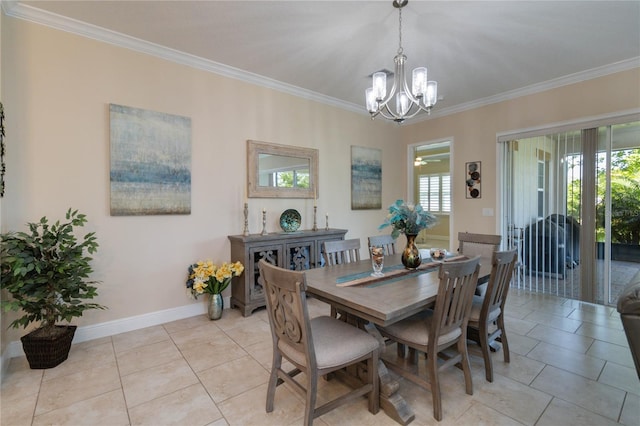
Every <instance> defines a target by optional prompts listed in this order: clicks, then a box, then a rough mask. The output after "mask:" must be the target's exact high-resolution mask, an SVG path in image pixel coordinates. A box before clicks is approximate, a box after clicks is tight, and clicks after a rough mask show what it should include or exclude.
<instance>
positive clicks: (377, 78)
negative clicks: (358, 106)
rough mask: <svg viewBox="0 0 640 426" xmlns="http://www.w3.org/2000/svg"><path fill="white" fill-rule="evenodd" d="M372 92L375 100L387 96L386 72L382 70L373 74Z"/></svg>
mask: <svg viewBox="0 0 640 426" xmlns="http://www.w3.org/2000/svg"><path fill="white" fill-rule="evenodd" d="M373 93H374V94H375V97H376V100H377V101H381V100H383V99H384V97H385V96H387V74H386V73H384V72H381V71H379V72H377V73H374V74H373Z"/></svg>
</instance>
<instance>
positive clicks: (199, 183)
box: [0, 16, 640, 349]
mask: <svg viewBox="0 0 640 426" xmlns="http://www.w3.org/2000/svg"><path fill="white" fill-rule="evenodd" d="M1 30H2V42H3V44H2V52H1V55H2V58H1V59H2V62H1V64H2V74H1V85H0V87H1V88H2V97H3V101H4V104H5V109H6V116H7V139H6V140H7V157H6V159H7V175H6V181H7V191H6V195H5V198H4V199H3V200H2V206H1V209H2V211H1V220H2V221H1V229H2V231H3V232H5V231H8V230H17V229H23V226H24V223H25V222H27V221H36V220H38V219H39V218H40V217H41V216H43V215H47V216H50V217H51V218H61V217H62V215H63V214H64V212H65V211H66V209H67V208H68V207H74V208H77V209H79V210H80V211H81V212H83V213H85V214H87V215H88V218H89V226H88V229H87V230H88V231H89V230H90V231H96V232H97V235H98V240H99V243H100V249H99V252H98V254H97V256H95V259H96V260H95V263H94V265H95V270H96V273H95V277H94V278H95V279H98V280H100V281H102V284H101V286H100V287H99V293H100V296H99V300H98V302H99V303H102V304H104V305H106V306H108V307H109V309H108V310H106V311H90V312H87V313H86V314H85V316H84V317H82V318H81V319H78V320H77V321H74V322H75V323H77V324H78V325H81V326H82V325H89V324H99V323H104V322H107V321H112V320H117V319H122V318H128V317H132V316H136V315H142V314H146V313H150V312H157V311H161V310H164V309H171V308H175V307H180V306H185V305H188V304H191V303H203V302H201V301H198V302H192V301H190V300H189V299H188V298H187V296H186V294H185V289H184V280H185V275H186V267H187V265H188V264H189V263H190V262H193V261H194V260H197V259H201V258H211V259H213V260H214V261H217V262H220V261H224V260H235V259H229V258H228V252H229V244H228V240H227V235H228V234H237V233H240V232H241V231H242V226H243V218H242V203H243V193H244V190H243V188H244V185H245V176H246V175H245V174H246V159H245V152H246V147H245V144H246V140H247V139H255V140H261V141H268V142H276V143H281V144H288V145H298V146H305V147H312V148H317V149H319V152H320V191H319V198H318V213H319V218H318V219H319V224H320V226H323V225H324V213H325V212H326V213H328V214H329V220H330V225H331V226H332V227H339V228H345V229H348V230H349V233H348V234H347V237H348V238H360V239H361V241H362V243H363V245H366V237H367V236H368V235H373V234H376V233H378V231H377V227H378V225H379V224H380V223H381V222H382V220H383V219H384V216H385V215H386V210H384V209H383V210H370V211H351V209H350V146H351V145H359V146H368V147H374V148H380V149H382V150H383V165H382V168H383V182H382V197H383V200H382V204H383V206H387V205H389V204H391V203H392V202H393V201H395V200H396V199H398V198H404V197H406V181H407V179H406V172H407V171H406V167H407V155H406V150H405V149H404V146H405V145H408V144H412V143H416V142H420V141H429V140H435V139H440V138H445V137H453V146H452V161H453V163H452V165H453V169H452V173H453V176H454V215H453V216H452V219H453V221H454V229H455V230H456V231H457V230H466V229H468V230H477V231H485V232H489V231H493V230H495V219H496V218H495V217H488V218H486V217H481V216H477V214H478V212H479V211H480V210H481V208H482V207H492V208H494V209H495V208H496V197H495V194H494V192H495V191H493V190H492V188H495V180H496V173H495V170H496V149H495V146H496V143H495V137H496V133H497V132H501V131H505V130H509V129H519V128H524V127H529V126H534V125H540V124H545V123H552V122H557V121H562V120H569V119H573V118H578V117H582V116H588V115H594V114H601V113H605V112H613V111H620V110H625V109H628V108H637V107H638V106H639V103H638V99H637V96H635V97H634V96H631V95H629V93H636V94H637V93H638V89H639V87H638V81H639V80H640V78H639V72H638V70H635V71H630V72H625V73H620V74H618V75H614V76H608V77H603V78H601V79H598V80H595V81H591V82H586V83H582V84H580V85H577V86H575V87H573V86H572V87H566V88H561V89H557V90H553V91H550V92H548V93H543V94H539V95H532V96H528V97H526V98H522V99H518V100H514V101H509V102H503V103H500V104H496V105H492V106H488V107H484V108H480V109H477V110H473V111H467V112H464V113H460V114H456V115H452V116H449V117H443V118H438V119H432V120H428V121H426V122H423V123H418V124H415V125H409V126H404V127H400V128H398V127H397V126H396V125H395V124H393V123H385V122H383V121H382V120H375V121H373V122H372V121H371V120H370V119H369V118H368V117H366V116H364V115H360V114H355V113H352V112H346V111H344V110H341V109H337V108H334V107H329V106H326V105H322V104H318V103H315V102H312V101H308V100H304V99H300V98H296V97H293V96H290V95H287V94H283V93H280V92H275V91H273V90H269V89H266V88H261V87H257V86H252V85H250V84H247V83H243V82H240V81H237V80H232V79H228V78H223V77H220V76H217V75H215V74H211V73H207V72H204V71H200V70H197V69H193V68H189V67H187V66H183V65H178V64H175V63H171V62H167V61H165V60H161V59H158V58H155V57H152V56H147V55H144V54H141V53H137V52H133V51H130V50H126V49H123V48H119V47H115V46H112V45H109V44H105V43H100V42H97V41H94V40H90V39H86V38H82V37H79V36H76V35H73V34H69V33H65V32H61V31H56V30H53V29H50V28H47V27H43V26H40V25H36V24H32V23H29V22H26V21H21V20H18V19H14V18H8V17H6V16H3V17H2V27H1ZM9 39H10V40H11V43H8V42H7V40H9ZM594 89H597V90H594ZM591 90H594V92H596V93H597V97H596V96H595V95H594V96H590V95H589V91H591ZM603 93H604V94H605V95H603ZM607 93H609V95H607ZM109 103H116V104H121V105H127V106H132V107H137V108H144V109H150V110H155V111H161V112H165V113H170V114H177V115H182V116H188V117H191V120H192V188H191V190H192V194H191V200H192V204H191V208H192V213H191V215H185V216H144V217H112V216H110V215H109V113H108V111H109ZM400 147H402V148H401V149H399V148H400ZM469 160H479V161H482V162H483V167H482V170H483V198H482V199H481V200H466V199H464V192H463V191H462V189H464V188H463V187H462V186H461V183H460V180H459V177H458V174H459V171H460V170H462V167H463V165H464V162H465V161H469ZM262 208H266V209H267V211H268V229H269V230H270V231H277V230H278V229H279V227H278V225H277V218H278V217H279V215H280V213H281V212H282V211H283V210H285V209H286V208H295V209H298V210H299V211H300V212H301V214H302V216H303V227H306V228H310V227H311V225H312V212H313V200H293V199H251V200H250V201H249V209H250V217H249V221H250V228H251V231H252V232H254V233H255V232H259V231H260V227H261V224H260V218H259V211H260V210H261V209H262ZM227 292H228V290H227ZM3 320H4V318H3ZM21 334H22V331H20V330H16V331H11V332H9V333H5V332H4V330H3V333H2V342H3V349H4V345H5V344H6V342H8V341H14V340H16V339H17V338H18V336H19V335H21Z"/></svg>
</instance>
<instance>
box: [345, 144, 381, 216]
mask: <svg viewBox="0 0 640 426" xmlns="http://www.w3.org/2000/svg"><path fill="white" fill-rule="evenodd" d="M381 208H382V151H381V150H379V149H375V148H364V147H360V146H351V210H374V209H381Z"/></svg>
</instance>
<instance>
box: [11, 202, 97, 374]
mask: <svg viewBox="0 0 640 426" xmlns="http://www.w3.org/2000/svg"><path fill="white" fill-rule="evenodd" d="M66 219H67V220H66V222H64V223H60V221H57V222H56V223H55V224H49V221H48V220H47V218H46V217H43V218H42V219H40V222H36V223H29V224H28V226H29V232H10V233H6V234H2V235H1V237H2V240H1V241H2V244H1V248H0V256H1V271H2V282H1V288H2V289H3V290H6V291H7V292H8V293H9V294H10V295H11V298H9V299H6V300H5V299H4V298H3V300H2V308H3V310H4V311H22V312H23V313H24V315H22V316H21V317H19V318H18V319H16V320H15V321H13V322H12V323H11V324H10V325H9V326H10V327H14V328H18V327H20V326H22V327H24V328H26V327H27V326H28V325H29V324H31V323H32V322H37V323H39V326H38V328H36V329H35V330H33V331H31V332H30V333H28V334H27V335H25V336H23V337H22V338H21V339H20V340H21V341H22V347H23V349H24V352H25V355H26V356H27V360H28V361H29V366H30V367H31V368H34V369H39V368H53V367H55V366H56V365H58V364H60V363H62V362H63V361H64V360H66V359H67V356H68V354H69V350H70V348H71V341H72V340H73V335H74V333H75V330H76V326H75V325H58V324H57V322H59V321H61V320H64V321H67V322H69V321H71V320H72V319H73V318H74V317H80V316H82V314H83V312H84V311H85V310H87V309H104V306H101V305H99V304H97V303H86V302H85V299H93V298H94V297H95V296H97V293H96V287H95V286H94V284H96V283H97V282H96V281H89V280H88V278H89V275H91V273H92V272H93V269H92V267H91V265H90V261H91V260H92V258H91V257H90V256H89V255H88V254H87V253H89V254H92V253H95V252H96V250H97V247H98V243H97V241H96V236H95V233H94V232H90V233H88V234H86V235H85V236H84V237H83V238H82V240H78V238H77V237H76V235H75V234H74V227H82V226H84V224H85V223H86V222H87V219H86V216H85V215H83V214H79V213H78V211H77V210H74V211H72V210H71V209H69V210H68V211H67V214H66Z"/></svg>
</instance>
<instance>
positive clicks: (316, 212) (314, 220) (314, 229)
mask: <svg viewBox="0 0 640 426" xmlns="http://www.w3.org/2000/svg"><path fill="white" fill-rule="evenodd" d="M317 214H318V206H313V228H311V230H312V231H317V230H318V222H317V221H316V217H317Z"/></svg>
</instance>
